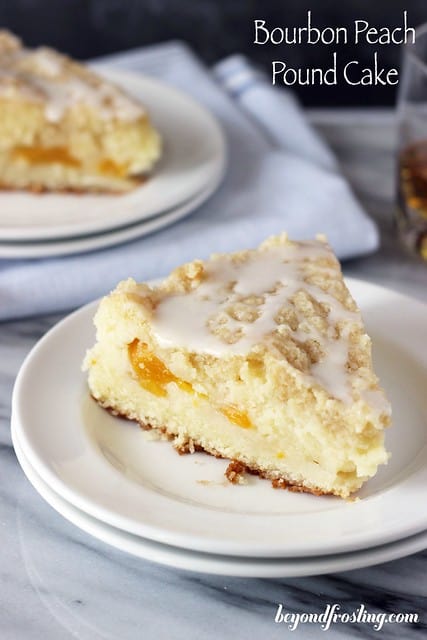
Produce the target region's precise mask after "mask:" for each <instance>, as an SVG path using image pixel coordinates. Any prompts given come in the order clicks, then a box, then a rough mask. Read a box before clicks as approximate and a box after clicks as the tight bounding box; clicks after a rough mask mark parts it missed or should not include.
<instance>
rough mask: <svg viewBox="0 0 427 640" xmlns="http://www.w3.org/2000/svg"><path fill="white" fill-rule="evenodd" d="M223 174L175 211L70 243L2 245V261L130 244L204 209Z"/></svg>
mask: <svg viewBox="0 0 427 640" xmlns="http://www.w3.org/2000/svg"><path fill="white" fill-rule="evenodd" d="M221 177H222V176H221V175H218V176H217V177H216V179H215V180H214V181H213V182H212V183H211V184H210V185H209V186H208V187H207V188H206V189H204V190H203V191H202V192H200V193H199V194H197V195H196V196H195V197H194V198H192V199H191V200H189V201H188V202H185V203H184V204H181V205H179V206H178V207H176V208H175V209H172V210H171V211H167V212H166V213H162V214H160V215H158V216H155V217H153V218H150V219H148V220H144V221H142V222H139V223H136V224H132V225H129V226H126V227H120V228H119V229H112V230H109V231H104V232H102V233H98V234H95V235H87V236H79V237H75V238H68V239H66V240H54V239H52V240H49V241H46V242H43V241H38V242H37V241H33V242H4V243H2V242H0V259H8V260H16V259H23V258H25V259H27V258H52V257H55V256H65V255H72V254H75V253H85V252H87V251H95V250H98V249H106V248H107V247H113V246H115V245H117V244H121V243H123V242H129V241H130V240H135V239H136V238H140V237H142V236H146V235H148V234H150V233H153V232H154V231H158V230H159V229H163V227H167V226H168V225H171V224H173V223H174V222H177V221H178V220H181V219H182V218H184V217H185V216H187V215H189V214H190V213H192V212H193V211H194V210H195V209H197V207H200V206H201V205H202V204H203V203H204V202H205V201H206V200H207V199H208V198H209V197H210V196H211V195H212V194H213V193H214V191H216V189H217V187H218V184H219V182H220V181H221Z"/></svg>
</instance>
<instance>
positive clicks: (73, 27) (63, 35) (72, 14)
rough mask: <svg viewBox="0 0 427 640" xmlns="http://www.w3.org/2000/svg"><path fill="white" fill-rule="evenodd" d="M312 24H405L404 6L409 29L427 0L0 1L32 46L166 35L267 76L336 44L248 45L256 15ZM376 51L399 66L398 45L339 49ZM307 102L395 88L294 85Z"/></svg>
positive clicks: (126, 43)
mask: <svg viewBox="0 0 427 640" xmlns="http://www.w3.org/2000/svg"><path fill="white" fill-rule="evenodd" d="M309 9H311V10H312V12H313V25H314V26H317V27H319V28H321V27H322V26H347V27H351V26H352V25H353V23H354V20H356V19H360V20H368V21H369V22H370V23H371V24H372V26H376V27H381V26H388V27H392V26H393V25H394V26H399V25H401V24H402V13H403V11H404V10H405V9H406V10H407V11H408V18H409V24H410V26H417V25H419V24H421V23H422V22H425V21H427V0H407V2H401V1H396V0H312V1H311V2H306V1H305V0H0V26H1V27H6V28H8V29H11V30H13V31H14V32H16V33H17V34H18V35H20V36H21V37H22V38H23V39H24V40H25V41H26V42H27V43H28V44H29V45H39V44H47V45H50V46H53V47H56V48H58V49H60V50H62V51H64V52H66V53H69V54H71V55H73V56H75V57H77V58H81V59H85V58H91V57H95V56H99V55H103V54H107V53H112V52H115V51H120V50H124V49H130V48H133V47H139V46H142V45H146V44H151V43H157V42H161V41H166V40H170V39H181V40H185V41H186V42H188V43H189V44H190V45H191V46H192V47H193V48H194V50H195V51H196V52H197V53H198V54H199V55H200V56H201V57H202V58H203V59H204V60H205V62H206V63H208V64H209V63H212V62H215V61H216V60H218V59H220V58H221V57H223V56H226V55H228V54H231V53H235V52H243V53H245V54H246V55H248V56H250V57H251V58H252V59H254V60H256V61H257V62H258V63H259V64H260V65H262V66H263V67H264V68H265V69H266V70H267V71H268V72H269V73H271V61H272V60H273V59H278V60H283V61H285V62H286V63H287V65H288V66H292V67H299V66H301V67H313V66H315V67H319V66H320V67H323V68H328V66H330V61H331V56H332V52H333V51H334V50H337V49H338V48H337V47H336V46H335V45H331V46H325V45H299V46H298V45H297V46H292V47H291V46H284V45H283V46H281V47H280V46H276V47H274V46H268V45H264V46H259V45H254V44H253V39H254V25H253V21H254V19H264V20H266V22H267V24H268V25H270V26H271V28H273V26H304V25H305V24H306V15H307V10H309ZM375 49H378V51H379V54H380V60H381V63H382V66H384V67H386V68H391V67H396V66H397V67H398V66H399V64H400V57H401V48H400V47H399V46H396V45H390V46H386V45H383V46H370V45H359V46H355V45H354V44H353V45H352V44H351V42H349V44H348V45H347V46H346V47H345V48H344V49H341V50H339V54H338V55H339V60H340V63H341V64H345V62H346V61H349V60H354V59H357V60H359V61H360V63H361V65H360V68H363V67H372V56H373V52H374V50H375ZM297 91H298V93H299V96H300V98H301V99H302V101H303V102H304V104H306V105H310V106H326V105H328V106H360V105H362V106H370V105H378V106H382V105H390V104H393V102H394V100H395V91H396V88H395V87H350V86H348V85H346V84H345V83H344V82H340V83H339V85H338V86H336V87H334V86H332V87H328V86H323V87H319V86H314V87H297Z"/></svg>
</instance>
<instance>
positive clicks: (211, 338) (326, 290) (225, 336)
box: [152, 235, 370, 401]
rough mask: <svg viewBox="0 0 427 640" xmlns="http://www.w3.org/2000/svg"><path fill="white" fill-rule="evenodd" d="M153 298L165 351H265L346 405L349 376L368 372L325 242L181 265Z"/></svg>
mask: <svg viewBox="0 0 427 640" xmlns="http://www.w3.org/2000/svg"><path fill="white" fill-rule="evenodd" d="M159 293H160V295H159V296H158V300H157V302H156V308H155V310H154V313H153V318H152V327H153V331H154V335H155V337H156V340H157V341H158V342H159V344H160V345H161V346H163V347H174V346H180V347H184V348H186V349H188V350H189V351H193V352H196V353H210V354H212V355H214V356H217V357H224V356H227V354H230V355H247V354H248V353H249V352H250V351H251V350H253V351H256V350H257V349H259V348H262V347H263V345H264V346H265V345H266V344H267V345H268V348H269V349H272V350H275V351H276V352H278V353H279V354H280V355H281V356H284V357H285V358H286V359H287V361H288V362H289V363H291V364H292V366H293V367H294V368H295V369H297V370H299V371H301V372H302V373H304V374H306V375H308V376H310V377H311V379H314V380H316V381H317V382H318V383H319V384H321V385H322V386H323V387H324V388H326V389H328V391H329V392H330V393H331V394H332V395H333V396H334V397H337V398H339V399H341V400H344V401H350V400H351V395H350V385H349V378H350V377H351V375H352V372H354V371H355V370H358V369H360V367H363V366H366V367H368V366H370V350H369V348H366V349H362V350H360V349H355V348H354V345H355V344H358V343H360V338H361V336H365V334H364V330H363V324H362V320H361V316H360V313H359V311H358V309H357V306H356V304H355V303H354V301H353V299H352V298H351V296H350V294H349V292H348V290H347V288H346V286H345V284H344V282H343V280H342V277H341V271H340V266H339V263H338V261H337V259H336V258H335V256H334V254H333V252H332V250H331V248H330V247H329V245H328V244H327V243H326V241H325V240H324V239H323V238H322V239H317V240H313V241H305V242H291V241H290V240H288V239H287V237H286V236H285V235H282V236H278V237H277V238H274V239H271V240H270V241H267V242H265V243H263V245H261V247H260V248H259V249H258V250H249V251H243V252H240V253H236V254H224V255H216V256H213V257H212V258H211V259H210V260H209V261H207V262H205V263H202V262H201V261H197V262H195V263H190V264H189V265H184V266H183V267H180V269H178V270H176V271H175V272H174V273H173V274H172V275H171V276H170V278H168V279H167V280H166V282H165V284H164V285H163V287H160V289H159ZM365 337H366V336H365Z"/></svg>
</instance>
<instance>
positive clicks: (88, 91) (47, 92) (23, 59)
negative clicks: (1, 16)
mask: <svg viewBox="0 0 427 640" xmlns="http://www.w3.org/2000/svg"><path fill="white" fill-rule="evenodd" d="M0 95H1V96H3V97H6V98H7V97H9V98H14V97H16V96H23V97H25V98H26V99H29V100H32V101H35V102H38V103H41V104H43V105H44V110H45V117H46V119H47V120H48V121H50V122H58V121H59V120H61V118H62V117H63V115H64V113H65V111H66V110H67V109H68V108H69V107H72V106H73V105H75V104H85V105H87V106H89V107H93V108H96V109H97V110H98V111H99V113H100V114H101V116H102V117H103V118H105V119H106V120H108V119H119V120H128V121H132V120H137V119H138V118H140V117H141V116H144V115H145V110H144V108H143V107H142V105H141V104H140V103H139V102H137V101H136V100H134V99H133V98H131V97H130V96H128V95H126V94H125V93H124V92H123V91H121V90H120V89H118V88H117V87H115V86H114V85H113V84H111V83H109V82H106V81H104V80H103V79H102V78H101V77H100V76H98V75H96V74H95V73H93V72H92V71H90V70H89V69H88V68H87V67H84V66H83V65H81V64H78V63H77V62H74V61H73V60H71V59H70V58H68V57H67V56H64V55H61V54H60V53H58V52H56V51H54V50H53V49H49V48H47V47H39V48H37V49H26V48H24V47H23V46H22V43H21V41H20V40H19V39H18V38H16V37H15V36H14V35H12V34H11V33H9V32H7V31H0Z"/></svg>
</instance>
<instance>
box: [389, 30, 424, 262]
mask: <svg viewBox="0 0 427 640" xmlns="http://www.w3.org/2000/svg"><path fill="white" fill-rule="evenodd" d="M397 105H398V120H399V157H398V202H397V211H396V218H397V224H398V229H399V233H400V236H401V238H402V240H403V242H404V243H405V245H406V246H407V247H409V249H410V250H411V251H412V252H414V253H416V254H418V255H419V256H421V257H422V258H423V259H424V260H426V261H427V23H426V24H424V25H422V26H421V27H419V28H418V29H417V30H416V35H415V42H414V43H413V44H412V43H411V44H407V45H405V48H404V52H403V66H402V71H401V74H400V88H399V94H398V103H397Z"/></svg>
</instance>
